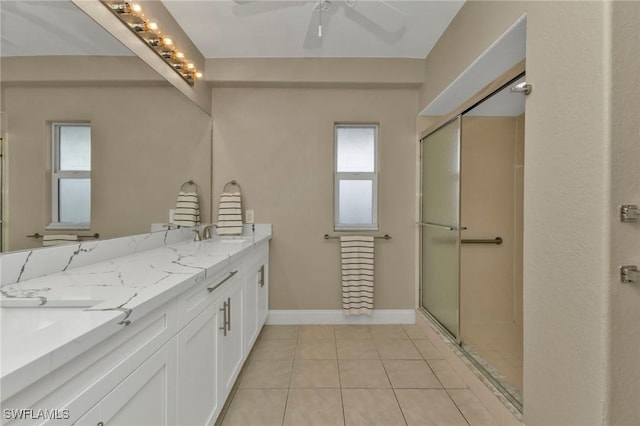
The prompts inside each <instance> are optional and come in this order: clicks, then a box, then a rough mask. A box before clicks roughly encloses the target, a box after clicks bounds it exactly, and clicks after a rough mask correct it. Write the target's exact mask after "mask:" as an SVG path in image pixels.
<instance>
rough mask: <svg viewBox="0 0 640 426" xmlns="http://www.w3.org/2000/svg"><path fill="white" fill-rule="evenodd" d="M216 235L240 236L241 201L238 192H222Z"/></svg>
mask: <svg viewBox="0 0 640 426" xmlns="http://www.w3.org/2000/svg"><path fill="white" fill-rule="evenodd" d="M217 232H218V235H241V234H242V199H241V197H240V192H223V193H222V195H221V196H220V206H219V208H218V224H217Z"/></svg>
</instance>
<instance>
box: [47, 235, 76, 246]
mask: <svg viewBox="0 0 640 426" xmlns="http://www.w3.org/2000/svg"><path fill="white" fill-rule="evenodd" d="M77 242H78V236H77V235H73V234H48V235H43V236H42V247H52V246H65V245H68V244H74V243H77Z"/></svg>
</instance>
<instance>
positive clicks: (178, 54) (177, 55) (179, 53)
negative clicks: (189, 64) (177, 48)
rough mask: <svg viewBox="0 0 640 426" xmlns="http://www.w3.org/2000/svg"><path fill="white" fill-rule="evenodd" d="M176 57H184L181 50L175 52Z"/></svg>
mask: <svg viewBox="0 0 640 426" xmlns="http://www.w3.org/2000/svg"><path fill="white" fill-rule="evenodd" d="M176 58H179V59H183V58H184V53H182V52H178V53H176Z"/></svg>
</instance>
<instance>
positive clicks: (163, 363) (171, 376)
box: [75, 338, 178, 426]
mask: <svg viewBox="0 0 640 426" xmlns="http://www.w3.org/2000/svg"><path fill="white" fill-rule="evenodd" d="M175 345H176V342H175V338H174V339H171V340H170V341H169V342H168V343H167V344H166V345H164V346H163V347H162V348H161V349H159V350H158V351H157V352H156V353H155V354H153V355H152V356H151V357H150V358H149V359H147V360H146V361H145V362H144V363H143V364H142V365H141V366H140V367H138V368H137V369H136V370H135V371H134V372H133V373H131V374H130V375H129V376H128V377H127V378H126V379H124V380H123V381H122V382H120V384H119V385H118V386H116V387H115V388H114V389H113V390H112V391H111V392H109V393H108V394H107V395H106V396H105V397H104V398H102V399H101V400H100V401H99V402H98V403H97V404H96V405H94V406H93V408H91V410H89V411H88V412H87V413H86V414H85V415H84V416H82V417H81V418H80V419H79V420H78V421H77V422H76V423H75V425H88V426H89V425H90V426H95V425H98V424H101V425H104V426H147V425H148V426H169V425H176V424H178V423H177V422H176V406H175V387H176V359H175V355H176V348H175Z"/></svg>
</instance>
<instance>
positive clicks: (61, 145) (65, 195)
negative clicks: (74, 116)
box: [48, 123, 91, 229]
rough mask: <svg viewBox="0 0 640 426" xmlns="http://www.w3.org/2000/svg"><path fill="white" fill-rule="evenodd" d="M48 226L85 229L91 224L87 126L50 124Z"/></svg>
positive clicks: (88, 126) (89, 158)
mask: <svg viewBox="0 0 640 426" xmlns="http://www.w3.org/2000/svg"><path fill="white" fill-rule="evenodd" d="M52 131H53V168H52V179H51V182H52V196H51V201H52V205H51V212H52V218H51V221H52V223H51V225H50V226H49V227H48V228H50V229H55V228H56V227H59V228H64V229H88V228H89V227H90V222H91V124H89V123H53V124H52Z"/></svg>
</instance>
